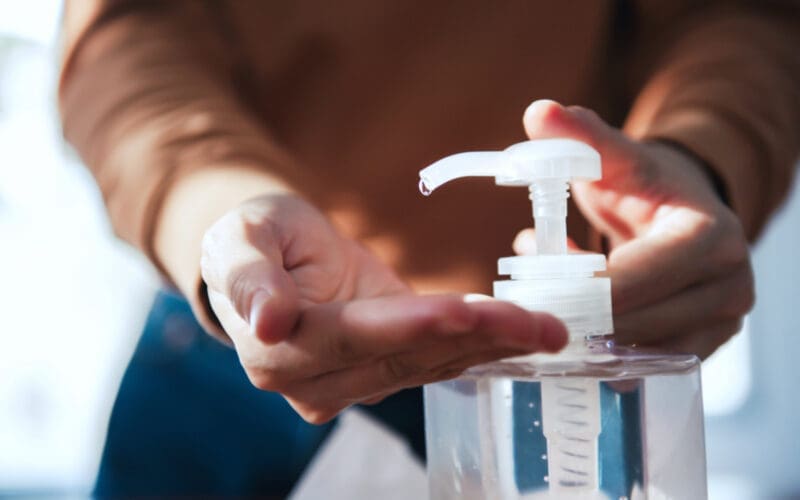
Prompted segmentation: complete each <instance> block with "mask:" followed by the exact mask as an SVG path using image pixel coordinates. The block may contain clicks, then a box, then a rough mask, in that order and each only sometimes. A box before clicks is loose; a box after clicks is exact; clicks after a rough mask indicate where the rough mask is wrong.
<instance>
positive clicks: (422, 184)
mask: <svg viewBox="0 0 800 500" xmlns="http://www.w3.org/2000/svg"><path fill="white" fill-rule="evenodd" d="M419 192H420V193H422V194H423V196H430V195H431V193H432V192H433V190H432V189H431V188H429V187H428V185H427V184H425V179H420V180H419Z"/></svg>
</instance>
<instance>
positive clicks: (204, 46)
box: [59, 0, 288, 333]
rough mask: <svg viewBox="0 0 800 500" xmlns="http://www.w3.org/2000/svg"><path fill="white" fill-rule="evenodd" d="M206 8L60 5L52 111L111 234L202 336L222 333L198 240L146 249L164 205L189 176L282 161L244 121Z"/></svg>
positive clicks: (246, 116) (218, 194) (186, 3)
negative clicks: (166, 288) (92, 184)
mask: <svg viewBox="0 0 800 500" xmlns="http://www.w3.org/2000/svg"><path fill="white" fill-rule="evenodd" d="M210 5H211V3H210V2H203V1H200V0H170V1H169V2H160V1H157V2H146V1H138V2H136V1H115V0H106V1H93V2H87V1H74V2H70V1H67V2H66V7H65V9H66V10H65V15H64V29H63V36H64V40H63V46H64V54H63V60H62V72H61V79H60V86H59V105H60V112H61V116H62V123H63V131H64V135H65V137H66V139H67V140H68V141H69V142H70V143H71V144H72V145H73V146H74V147H75V148H76V150H77V151H78V153H79V154H80V156H81V157H82V159H83V161H84V163H85V164H86V165H87V166H88V167H89V169H90V170H91V171H92V173H93V175H94V176H95V178H96V180H97V183H98V185H99V186H100V189H101V192H102V194H103V197H104V200H105V203H106V206H107V209H108V213H109V215H110V218H111V221H112V224H113V227H114V228H115V231H116V232H117V234H118V235H119V236H120V237H122V238H123V239H124V240H127V241H128V242H130V243H131V244H133V245H135V246H136V247H138V248H139V249H141V250H142V251H143V252H144V253H145V254H146V255H147V256H148V257H149V258H150V260H151V261H152V262H153V263H155V265H156V266H157V267H158V268H159V269H160V270H161V271H162V273H163V274H164V276H166V277H167V279H169V280H170V281H171V282H172V283H174V284H176V285H177V287H178V288H179V289H180V290H181V291H182V292H183V293H184V294H185V295H186V296H187V297H188V298H189V300H190V302H191V303H192V306H193V309H194V311H195V314H196V315H197V316H198V318H199V319H200V321H201V323H203V325H204V326H205V327H206V329H208V330H210V331H212V332H216V333H221V328H220V327H219V325H218V324H217V323H216V322H215V321H214V318H213V315H212V314H211V313H210V309H209V307H208V304H207V298H206V296H205V295H206V294H205V292H204V290H203V289H202V280H201V279H200V272H199V262H200V238H199V237H194V240H192V241H190V242H189V243H188V244H185V245H173V247H175V249H174V252H175V253H176V254H175V255H172V254H171V255H159V254H157V252H156V249H155V243H154V237H155V233H156V230H157V225H158V223H159V220H160V212H161V210H162V207H163V205H164V200H165V198H166V197H167V196H168V194H169V193H170V191H171V190H172V189H173V188H174V187H175V186H176V185H178V184H180V182H181V181H182V179H185V178H187V176H189V175H190V174H191V173H192V172H197V171H198V170H203V169H216V170H219V171H221V172H226V174H225V175H227V172H230V175H235V172H241V171H243V170H247V169H252V170H253V171H263V170H264V167H265V166H267V165H270V166H271V170H272V171H273V172H275V171H280V168H279V166H280V165H288V160H286V157H285V154H284V153H283V152H282V151H280V150H279V148H278V147H277V146H276V145H275V141H272V140H271V139H270V134H269V131H267V130H264V129H263V128H262V126H261V125H260V122H259V121H258V120H257V119H255V117H253V116H251V115H250V113H248V111H247V110H248V106H247V103H245V102H243V101H242V99H241V97H240V96H241V95H243V93H242V92H240V91H239V90H240V89H239V88H238V86H240V85H241V84H242V83H241V81H239V80H237V75H236V68H235V64H234V62H232V61H235V57H233V54H232V49H231V46H230V44H229V43H228V41H227V40H226V39H225V37H224V36H223V32H222V30H220V28H219V25H218V21H217V17H216V16H217V14H218V13H216V12H214V11H213V10H211V7H210ZM224 189H225V183H220V185H219V186H218V188H217V190H216V191H214V192H208V193H205V195H206V196H205V197H204V198H203V199H198V200H195V206H186V207H183V208H184V209H185V211H186V214H187V218H191V217H190V215H189V214H196V213H197V212H198V210H207V207H206V205H208V204H214V203H215V199H216V198H218V199H225V198H226V197H225V196H224V195H223V193H222V191H224ZM229 198H230V197H228V198H227V199H229ZM178 247H182V248H178ZM165 262H170V263H174V265H173V264H170V265H165Z"/></svg>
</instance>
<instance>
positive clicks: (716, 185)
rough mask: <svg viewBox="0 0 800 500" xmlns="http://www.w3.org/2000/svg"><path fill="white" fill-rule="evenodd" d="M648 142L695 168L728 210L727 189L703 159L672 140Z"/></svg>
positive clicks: (664, 139)
mask: <svg viewBox="0 0 800 500" xmlns="http://www.w3.org/2000/svg"><path fill="white" fill-rule="evenodd" d="M648 142H650V143H652V144H657V145H660V146H663V147H665V148H668V149H670V150H671V151H673V152H675V153H678V154H680V155H681V156H683V157H684V158H685V159H686V160H687V163H688V164H690V165H693V166H695V167H696V168H697V170H698V171H699V172H700V173H701V174H702V175H703V177H704V178H705V179H706V180H707V181H708V182H709V185H710V187H711V189H712V190H713V191H714V193H715V194H716V195H717V197H718V198H719V200H720V201H721V202H722V203H723V204H724V205H725V206H727V207H729V208H730V206H731V204H730V197H729V194H728V187H727V185H726V184H725V181H724V180H723V179H722V177H721V176H720V175H719V173H717V171H716V170H715V169H714V167H713V166H712V165H711V164H710V163H709V162H708V161H706V160H705V159H703V158H702V157H701V156H700V155H698V154H696V153H695V152H694V151H692V150H691V149H690V148H688V147H687V146H685V145H684V144H682V143H681V142H679V141H675V140H673V139H666V138H653V139H649V140H648Z"/></svg>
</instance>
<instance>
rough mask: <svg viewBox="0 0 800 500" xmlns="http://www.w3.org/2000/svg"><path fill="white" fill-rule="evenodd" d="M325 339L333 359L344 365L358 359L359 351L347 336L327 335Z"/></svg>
mask: <svg viewBox="0 0 800 500" xmlns="http://www.w3.org/2000/svg"><path fill="white" fill-rule="evenodd" d="M327 338H328V342H329V349H330V352H331V355H332V356H333V359H336V360H338V361H340V362H342V363H344V364H351V363H354V362H355V361H357V360H358V359H359V350H358V348H357V347H356V345H355V344H354V343H353V341H352V339H350V338H349V337H348V336H347V335H329V336H328V337H327Z"/></svg>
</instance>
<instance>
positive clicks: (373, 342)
mask: <svg viewBox="0 0 800 500" xmlns="http://www.w3.org/2000/svg"><path fill="white" fill-rule="evenodd" d="M460 336H465V337H470V336H471V337H475V338H476V339H479V340H478V342H479V344H481V345H485V346H493V347H497V346H511V347H518V348H520V349H524V350H528V351H534V350H545V351H554V350H558V349H560V348H561V347H562V346H563V345H564V343H565V342H566V330H565V329H564V326H563V325H562V324H561V323H560V322H559V321H558V320H556V319H555V318H553V317H551V316H548V315H545V314H533V313H530V312H528V311H525V310H524V309H521V308H519V307H517V306H514V305H512V304H509V303H506V302H500V301H495V300H487V301H481V302H474V303H467V302H465V301H464V297H461V296H456V295H451V296H416V295H403V296H396V297H381V298H376V299H366V300H358V301H353V302H348V303H333V304H322V305H319V306H314V307H311V308H309V309H307V310H306V311H305V312H304V313H303V315H302V316H301V318H300V321H299V322H298V323H297V326H296V329H295V332H294V334H293V336H292V338H291V339H289V340H287V341H285V342H281V343H279V344H276V345H274V346H271V347H270V348H269V349H267V350H265V351H264V352H263V353H261V354H259V360H258V361H257V363H258V366H259V367H260V368H261V369H262V370H268V371H271V372H273V373H276V374H279V375H280V378H281V379H283V380H287V381H294V380H300V379H309V378H312V377H316V376H319V375H321V374H324V373H327V372H334V371H338V370H342V369H346V368H350V367H352V366H355V365H359V364H365V363H369V362H374V361H376V360H378V359H381V358H384V357H386V356H390V355H397V354H400V353H406V352H418V353H419V352H424V351H426V350H428V349H430V348H431V346H432V345H435V344H436V342H444V343H445V344H447V345H449V346H451V349H452V350H453V353H454V355H457V354H458V353H459V352H458V351H459V349H460V350H461V351H464V350H468V348H469V346H471V345H472V344H469V343H467V344H464V345H462V344H459V343H458V342H455V340H454V339H456V338H458V337H460ZM234 341H236V340H235V339H234Z"/></svg>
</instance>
